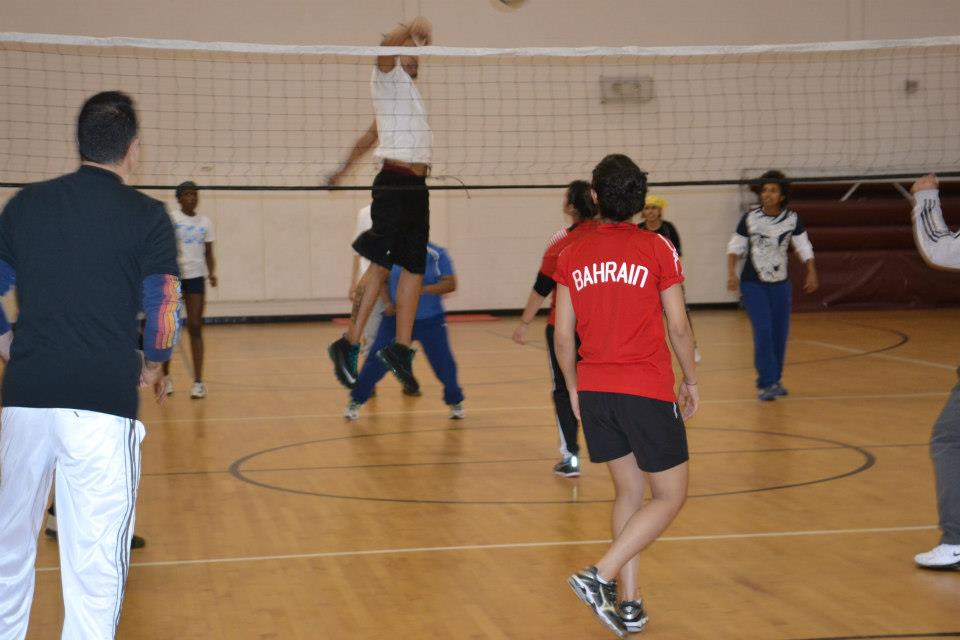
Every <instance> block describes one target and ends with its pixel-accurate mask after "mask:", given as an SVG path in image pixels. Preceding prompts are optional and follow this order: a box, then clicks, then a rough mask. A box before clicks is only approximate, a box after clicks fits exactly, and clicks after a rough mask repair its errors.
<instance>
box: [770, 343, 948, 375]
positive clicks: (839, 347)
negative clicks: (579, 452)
mask: <svg viewBox="0 0 960 640" xmlns="http://www.w3.org/2000/svg"><path fill="white" fill-rule="evenodd" d="M797 342H803V343H804V344H812V345H816V346H818V347H825V348H827V349H836V350H837V351H844V352H846V353H855V354H857V355H861V356H863V355H866V356H870V357H871V358H882V359H884V360H893V361H894V362H905V363H907V364H918V365H921V366H924V367H936V368H937V369H947V370H948V371H955V370H956V369H957V365H955V364H944V363H942V362H931V361H930V360H920V359H919V358H904V357H903V356H892V355H889V354H886V353H870V352H869V351H864V350H863V349H853V348H851V347H844V346H842V345H839V344H833V343H832V342H820V341H819V340H797ZM787 364H789V363H787Z"/></svg>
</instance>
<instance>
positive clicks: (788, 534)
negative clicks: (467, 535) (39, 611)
mask: <svg viewBox="0 0 960 640" xmlns="http://www.w3.org/2000/svg"><path fill="white" fill-rule="evenodd" d="M936 528H937V526H936V525H932V524H931V525H919V526H913V527H872V528H865V529H818V530H817V529H815V530H812V531H769V532H756V533H721V534H714V535H702V536H664V537H662V538H658V539H657V542H705V541H715V540H749V539H760V538H796V537H808V536H832V535H844V534H870V533H901V532H906V531H929V530H931V529H936ZM609 543H610V540H558V541H553V542H517V543H509V544H468V545H457V546H449V547H401V548H398V549H369V550H366V551H324V552H320V553H296V554H288V555H276V556H239V557H234V558H206V559H202V560H165V561H159V562H133V563H131V565H130V566H132V567H175V566H187V565H210V564H229V563H237V562H269V561H278V560H311V559H315V558H351V557H360V556H388V555H401V554H412V553H444V552H451V551H493V550H498V549H538V548H545V547H571V546H577V545H593V544H609ZM59 570H60V568H59V567H38V568H37V571H38V572H50V571H59Z"/></svg>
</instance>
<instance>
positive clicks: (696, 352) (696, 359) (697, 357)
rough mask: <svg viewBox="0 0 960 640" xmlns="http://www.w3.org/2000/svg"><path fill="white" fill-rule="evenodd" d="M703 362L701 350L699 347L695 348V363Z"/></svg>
mask: <svg viewBox="0 0 960 640" xmlns="http://www.w3.org/2000/svg"><path fill="white" fill-rule="evenodd" d="M701 360H703V356H701V355H700V349H698V348H697V347H694V348H693V361H694V363H696V364H700V361H701Z"/></svg>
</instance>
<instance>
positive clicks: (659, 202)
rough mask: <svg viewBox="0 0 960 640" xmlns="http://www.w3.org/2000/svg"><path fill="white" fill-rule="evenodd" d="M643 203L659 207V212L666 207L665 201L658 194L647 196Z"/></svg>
mask: <svg viewBox="0 0 960 640" xmlns="http://www.w3.org/2000/svg"><path fill="white" fill-rule="evenodd" d="M644 204H645V205H646V206H648V207H657V208H658V209H660V212H661V213H663V211H664V209H666V208H667V201H666V200H664V199H663V198H661V197H660V196H647V200H646V202H644Z"/></svg>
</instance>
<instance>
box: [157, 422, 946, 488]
mask: <svg viewBox="0 0 960 640" xmlns="http://www.w3.org/2000/svg"><path fill="white" fill-rule="evenodd" d="M536 426H537V427H554V426H556V425H554V424H546V425H536ZM504 428H511V429H518V428H524V427H504ZM395 433H408V434H416V433H420V431H403V432H395ZM929 445H930V443H929V442H907V443H903V444H862V445H856V446H859V447H862V448H864V449H867V450H868V451H869V450H872V449H903V448H909V447H927V446H929ZM846 448H847V447H840V446H823V447H776V448H770V449H723V450H719V451H694V452H692V453H691V455H696V456H713V455H736V454H740V453H787V452H792V451H798V452H805V451H839V450H843V449H846ZM556 459H557V458H556V457H555V456H554V457H550V458H503V459H499V460H452V461H448V460H434V461H430V462H385V463H381V464H345V465H327V466H306V467H259V468H256V469H247V470H246V473H273V472H277V473H282V472H287V471H290V472H295V471H351V470H354V469H379V468H390V467H398V468H399V467H431V466H445V465H471V464H516V463H520V462H553V461H555V460H556ZM220 473H230V470H229V469H202V470H198V471H158V472H156V473H142V474H140V475H141V477H147V476H153V477H164V476H201V475H216V474H220Z"/></svg>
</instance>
